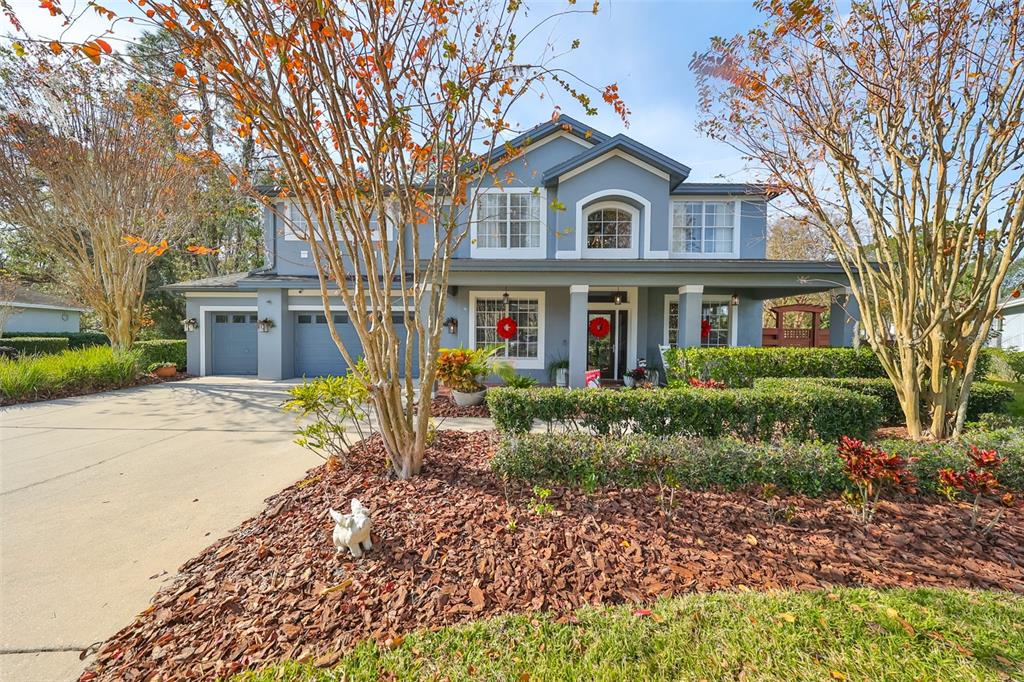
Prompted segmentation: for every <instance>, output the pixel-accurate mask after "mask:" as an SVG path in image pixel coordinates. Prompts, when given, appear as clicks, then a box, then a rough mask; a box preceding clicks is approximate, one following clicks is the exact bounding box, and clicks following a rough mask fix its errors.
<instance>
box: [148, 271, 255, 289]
mask: <svg viewBox="0 0 1024 682" xmlns="http://www.w3.org/2000/svg"><path fill="white" fill-rule="evenodd" d="M248 276H249V273H248V272H232V273H230V274H227V275H217V276H216V277H205V278H203V279H193V280H189V281H187V282H175V283H174V284H167V285H165V286H162V287H160V288H161V289H164V290H166V291H186V290H189V291H194V290H201V289H214V290H216V289H234V288H236V287H237V286H238V283H239V282H240V281H241V280H243V279H245V278H246V277H248Z"/></svg>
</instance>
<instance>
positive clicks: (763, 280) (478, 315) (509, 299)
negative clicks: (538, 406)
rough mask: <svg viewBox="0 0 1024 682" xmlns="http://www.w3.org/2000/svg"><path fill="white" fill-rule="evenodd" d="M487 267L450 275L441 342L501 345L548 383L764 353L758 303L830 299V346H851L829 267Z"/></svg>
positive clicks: (843, 300) (846, 302) (578, 383)
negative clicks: (698, 352) (681, 357)
mask: <svg viewBox="0 0 1024 682" xmlns="http://www.w3.org/2000/svg"><path fill="white" fill-rule="evenodd" d="M491 264H493V265H494V270H491V271H489V272H483V271H481V270H477V269H473V270H469V268H470V267H473V266H474V264H473V263H466V264H462V263H459V264H458V265H459V267H458V269H455V268H453V272H452V274H451V280H450V284H451V288H450V291H449V296H450V300H449V306H448V309H449V312H450V313H451V314H452V319H453V320H454V321H455V324H454V325H453V329H454V330H455V333H454V334H450V335H446V336H448V337H449V338H444V339H443V340H442V345H445V346H459V345H464V346H468V347H482V346H490V345H493V344H504V345H505V349H504V352H503V355H504V356H505V357H506V358H507V359H508V361H509V362H510V363H511V364H513V365H514V366H515V367H516V368H517V370H518V372H519V373H521V374H526V375H530V376H533V377H534V378H536V379H538V380H539V381H541V382H545V383H548V382H553V381H555V378H556V376H557V369H558V368H564V369H567V375H568V384H569V385H570V386H572V387H583V386H585V385H586V380H587V373H588V371H589V372H591V376H593V373H594V372H595V371H596V372H599V374H600V381H601V383H602V384H606V385H607V384H615V383H618V382H621V381H622V379H623V377H624V376H625V375H626V373H627V372H628V371H630V370H632V369H634V368H635V367H637V365H638V363H639V362H641V361H646V363H647V365H648V367H650V368H652V369H656V370H658V371H659V372H661V373H662V374H661V376H662V377H664V373H663V367H662V360H661V353H662V350H663V349H664V348H666V347H696V346H720V347H726V346H760V345H761V343H762V328H763V324H762V316H763V310H764V301H765V300H768V299H772V298H777V297H781V296H789V295H794V294H800V293H811V292H820V291H831V292H833V294H834V295H833V296H832V297H831V299H832V310H831V315H830V316H831V320H832V325H831V328H830V330H829V335H830V341H831V344H832V345H835V346H843V345H851V343H852V338H853V325H854V322H855V320H856V319H857V311H856V309H855V303H854V302H853V299H852V297H851V296H849V291H848V289H846V288H845V286H843V284H844V282H843V281H842V280H841V279H839V278H840V277H841V276H842V273H841V272H840V271H838V268H835V267H834V266H830V265H829V264H825V263H803V262H788V261H754V262H749V261H748V262H740V263H737V262H735V261H732V262H719V263H717V264H715V263H711V262H702V263H692V262H686V263H680V262H671V261H669V262H665V261H641V262H639V263H636V264H634V268H635V269H633V270H632V271H628V269H624V270H623V271H620V272H616V271H615V270H614V269H612V268H609V265H610V264H607V263H601V264H594V263H589V264H587V263H572V265H571V267H573V269H576V270H577V271H576V272H572V271H570V272H566V270H567V269H568V268H566V267H565V266H566V265H568V263H566V262H559V263H558V264H557V267H558V271H557V272H537V271H536V270H534V271H532V272H526V271H524V270H521V269H518V268H517V267H516V266H520V267H522V265H521V263H519V262H514V263H510V262H494V261H491ZM536 265H539V264H536ZM585 265H589V266H590V267H591V268H592V269H591V270H589V271H588V270H584V269H583V268H581V267H580V266H585ZM614 265H617V266H619V268H618V269H622V264H620V263H615V264H614ZM716 265H717V267H716ZM479 267H480V266H479V264H477V265H476V268H479ZM730 269H732V270H733V271H732V272H730V271H729V270H730ZM495 270H497V271H498V272H495ZM574 280H575V281H574ZM496 282H501V284H500V285H496V284H495V283H496ZM506 318H510V319H512V320H513V321H514V322H515V329H516V333H515V335H514V336H513V337H512V338H509V339H504V338H502V337H501V336H500V335H499V334H498V331H497V323H498V322H499V321H500V320H504V319H506Z"/></svg>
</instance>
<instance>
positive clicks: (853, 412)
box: [487, 386, 882, 440]
mask: <svg viewBox="0 0 1024 682" xmlns="http://www.w3.org/2000/svg"><path fill="white" fill-rule="evenodd" d="M487 405H488V407H489V408H490V412H491V416H492V417H493V418H494V423H495V425H496V426H497V428H498V429H499V430H500V431H503V432H506V433H525V432H527V431H529V430H530V429H531V428H532V426H533V423H534V420H540V421H542V422H545V423H546V424H547V425H548V429H549V430H550V429H551V428H552V427H553V426H555V425H558V426H561V427H563V428H568V429H572V430H578V429H580V428H585V429H589V430H591V431H593V432H595V433H597V434H602V435H603V434H623V433H627V432H633V433H643V434H647V435H651V436H669V435H677V434H685V435H692V436H702V437H706V438H716V437H719V436H724V435H729V434H732V435H735V436H738V437H740V438H743V439H749V440H772V439H775V438H778V437H789V438H795V439H800V440H808V439H811V438H820V439H822V440H837V439H838V438H839V437H840V436H842V435H848V436H853V437H856V438H866V437H869V436H870V435H871V434H872V433H873V432H874V430H875V429H876V428H878V426H879V424H880V423H881V416H882V407H881V401H879V400H878V398H875V397H873V396H868V395H863V394H860V393H855V392H853V391H848V390H844V389H841V388H834V387H829V386H793V387H780V388H777V389H772V390H762V389H758V388H750V389H721V390H719V389H699V388H678V389H663V390H655V391H646V390H637V391H613V390H608V389H600V388H596V389H595V388H584V389H564V388H531V389H517V388H507V387H502V388H492V389H489V390H488V391H487Z"/></svg>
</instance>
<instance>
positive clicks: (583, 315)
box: [569, 284, 590, 388]
mask: <svg viewBox="0 0 1024 682" xmlns="http://www.w3.org/2000/svg"><path fill="white" fill-rule="evenodd" d="M589 293H590V286H589V285H587V284H573V285H572V286H570V287H569V386H570V387H571V388H584V387H585V386H586V385H587V382H586V376H585V374H586V371H587V333H588V332H587V297H588V295H589Z"/></svg>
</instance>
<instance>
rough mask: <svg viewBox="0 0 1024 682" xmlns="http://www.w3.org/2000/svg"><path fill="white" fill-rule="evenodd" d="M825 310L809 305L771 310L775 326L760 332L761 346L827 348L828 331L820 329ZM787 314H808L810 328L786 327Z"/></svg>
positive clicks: (803, 304) (824, 308)
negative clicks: (809, 316) (809, 315)
mask: <svg viewBox="0 0 1024 682" xmlns="http://www.w3.org/2000/svg"><path fill="white" fill-rule="evenodd" d="M826 309H827V308H826V306H823V305H813V304H811V303H791V304H789V305H780V306H776V307H774V308H772V309H771V311H772V313H773V314H774V315H775V326H774V327H765V328H764V329H763V330H762V335H761V345H763V346H788V347H794V348H824V347H828V346H829V345H830V342H829V333H828V330H827V329H823V328H822V327H821V315H822V313H824V312H825V310H826ZM787 313H810V314H811V326H810V328H809V329H804V328H797V327H786V326H785V321H786V314H787Z"/></svg>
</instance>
